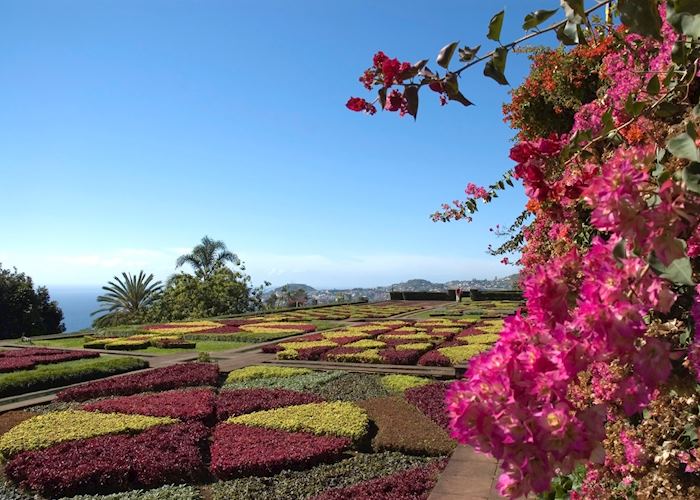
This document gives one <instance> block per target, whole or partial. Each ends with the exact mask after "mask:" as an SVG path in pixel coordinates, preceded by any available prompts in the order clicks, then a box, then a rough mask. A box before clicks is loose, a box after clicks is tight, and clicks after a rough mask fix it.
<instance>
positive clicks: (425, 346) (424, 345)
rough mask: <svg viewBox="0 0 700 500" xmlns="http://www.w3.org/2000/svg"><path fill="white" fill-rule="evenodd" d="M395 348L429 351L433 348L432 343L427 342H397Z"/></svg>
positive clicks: (398, 349)
mask: <svg viewBox="0 0 700 500" xmlns="http://www.w3.org/2000/svg"><path fill="white" fill-rule="evenodd" d="M395 348H396V350H397V351H405V350H409V351H429V350H430V349H432V348H433V344H431V343H429V342H416V343H413V344H398V345H397V346H395Z"/></svg>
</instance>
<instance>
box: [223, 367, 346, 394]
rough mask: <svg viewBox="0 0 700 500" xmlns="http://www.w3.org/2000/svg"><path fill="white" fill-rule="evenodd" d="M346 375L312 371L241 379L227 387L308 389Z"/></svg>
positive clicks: (228, 384) (339, 372)
mask: <svg viewBox="0 0 700 500" xmlns="http://www.w3.org/2000/svg"><path fill="white" fill-rule="evenodd" d="M343 375H345V372H342V371H331V372H311V373H306V374H304V375H296V376H294V377H278V378H260V379H247V380H239V381H236V382H231V383H227V384H226V386H225V387H224V388H225V389H255V388H267V389H289V390H290V391H308V390H314V389H316V388H318V387H322V386H323V385H324V384H326V383H328V382H330V381H331V380H334V379H336V378H338V377H342V376H343Z"/></svg>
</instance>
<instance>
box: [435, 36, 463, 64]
mask: <svg viewBox="0 0 700 500" xmlns="http://www.w3.org/2000/svg"><path fill="white" fill-rule="evenodd" d="M457 45H459V42H452V43H450V44H448V45H445V46H444V47H443V48H442V50H441V51H440V53H439V54H438V56H437V63H438V64H439V65H440V66H442V67H443V68H445V69H447V67H448V66H449V65H450V60H451V59H452V56H453V55H454V53H455V50H456V49H457Z"/></svg>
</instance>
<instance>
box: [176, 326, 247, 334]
mask: <svg viewBox="0 0 700 500" xmlns="http://www.w3.org/2000/svg"><path fill="white" fill-rule="evenodd" d="M240 331H241V329H240V328H238V327H237V326H233V325H223V326H216V327H214V328H209V329H208V330H200V331H198V332H192V333H188V334H187V335H194V334H200V335H205V334H211V333H239V332H240Z"/></svg>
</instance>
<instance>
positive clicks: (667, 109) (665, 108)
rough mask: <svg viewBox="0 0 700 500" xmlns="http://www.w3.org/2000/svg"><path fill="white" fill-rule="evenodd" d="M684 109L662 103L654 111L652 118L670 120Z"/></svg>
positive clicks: (679, 106) (669, 103) (672, 104)
mask: <svg viewBox="0 0 700 500" xmlns="http://www.w3.org/2000/svg"><path fill="white" fill-rule="evenodd" d="M684 110H685V108H684V107H683V106H681V105H679V104H675V103H672V102H662V103H661V104H659V105H658V106H657V107H656V109H655V110H654V116H657V117H659V118H670V117H672V116H676V115H677V114H679V113H681V112H682V111H684Z"/></svg>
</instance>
